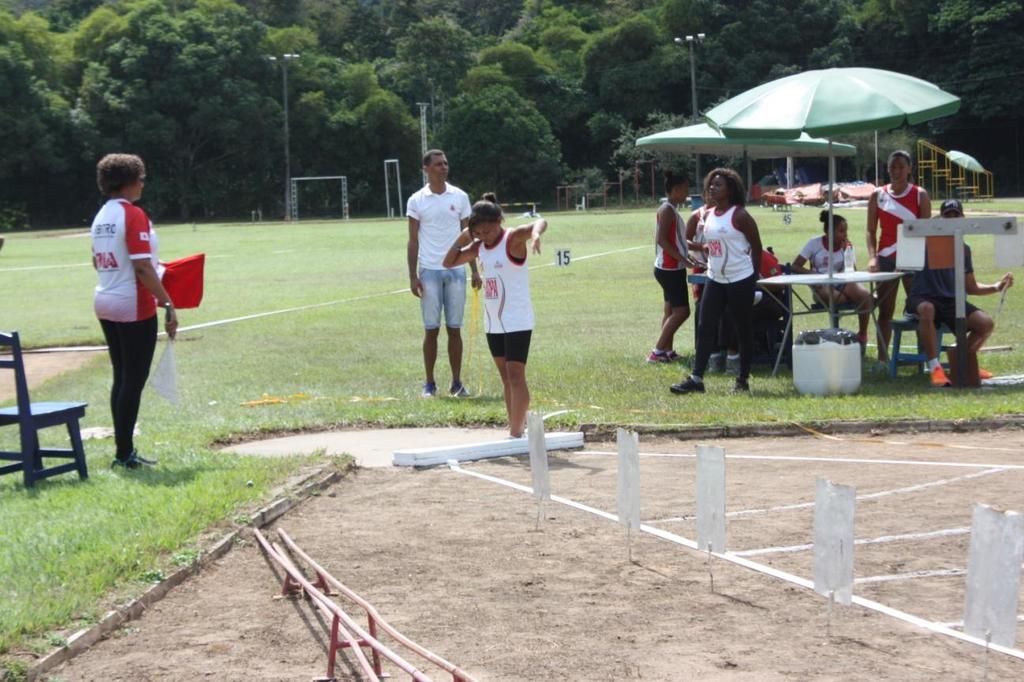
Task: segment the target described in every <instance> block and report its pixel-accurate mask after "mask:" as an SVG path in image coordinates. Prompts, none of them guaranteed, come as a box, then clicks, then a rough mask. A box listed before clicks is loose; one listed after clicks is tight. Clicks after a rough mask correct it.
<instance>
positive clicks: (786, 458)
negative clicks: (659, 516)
mask: <svg viewBox="0 0 1024 682" xmlns="http://www.w3.org/2000/svg"><path fill="white" fill-rule="evenodd" d="M908 445H912V444H911V443H908ZM946 447H955V446H954V445H949V446H946ZM993 449H999V450H1002V449H1003V448H993ZM1006 450H1007V451H1011V452H1020V451H1019V450H1010V449H1009V448H1006ZM575 454H577V455H605V456H608V457H611V456H617V454H618V453H615V452H612V451H609V450H579V451H577V452H576V453H575ZM640 456H641V457H677V458H679V459H696V457H697V456H696V455H688V454H685V453H678V452H641V453H640ZM725 458H726V459H751V460H763V461H769V462H772V461H779V462H837V463H839V464H913V465H916V466H926V467H955V468H961V469H964V468H968V469H1024V464H992V463H989V462H937V461H935V460H927V459H924V460H915V459H858V458H852V457H807V456H800V455H726V456H725Z"/></svg>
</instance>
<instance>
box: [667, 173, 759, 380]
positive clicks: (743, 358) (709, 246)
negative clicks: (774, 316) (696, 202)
mask: <svg viewBox="0 0 1024 682" xmlns="http://www.w3.org/2000/svg"><path fill="white" fill-rule="evenodd" d="M704 189H705V194H706V196H707V197H708V199H709V200H710V201H709V203H710V204H712V205H713V207H714V208H713V210H711V211H710V212H708V214H707V216H706V217H705V220H704V243H703V248H704V252H705V254H706V255H707V261H708V262H707V268H708V269H707V277H708V282H707V284H706V285H705V287H704V291H703V293H702V294H701V297H700V321H699V322H698V324H697V357H696V359H695V360H694V363H693V369H692V372H691V374H690V376H689V377H688V378H687V379H686V380H685V381H683V382H682V383H679V384H673V385H672V386H670V387H669V390H670V391H672V392H673V393H677V394H686V393H703V392H704V372H705V371H706V370H707V368H708V360H709V358H710V357H711V352H712V351H713V350H714V348H715V346H716V345H717V337H718V326H719V323H720V322H721V320H722V317H723V316H724V315H725V314H726V311H728V312H730V313H731V314H732V318H733V320H734V321H735V322H736V332H737V336H738V341H739V347H740V371H739V376H737V377H736V384H735V386H734V388H733V390H734V391H735V392H737V393H749V392H750V386H749V384H748V379H749V377H750V360H751V358H752V357H753V352H754V349H753V346H754V332H753V328H752V326H751V321H750V311H751V308H752V307H753V305H754V287H755V284H756V282H757V268H755V263H756V264H760V263H761V236H760V233H759V232H758V230H757V223H756V222H755V221H754V218H753V217H752V216H751V215H750V214H749V213H747V210H746V208H744V203H745V197H746V192H745V191H744V189H743V180H741V179H740V176H739V173H737V172H736V171H734V170H732V169H730V168H716V169H714V170H713V171H711V172H710V173H708V175H707V177H706V178H705V179H704Z"/></svg>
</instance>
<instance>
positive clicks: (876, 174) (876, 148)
mask: <svg viewBox="0 0 1024 682" xmlns="http://www.w3.org/2000/svg"><path fill="white" fill-rule="evenodd" d="M875 187H878V131H877V130H876V131H875Z"/></svg>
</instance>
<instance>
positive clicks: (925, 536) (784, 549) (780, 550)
mask: <svg viewBox="0 0 1024 682" xmlns="http://www.w3.org/2000/svg"><path fill="white" fill-rule="evenodd" d="M970 532H971V529H970V527H968V526H963V527H960V528H944V529H942V530H933V531H928V532H926V533H904V534H902V535H883V536H881V537H877V538H861V539H859V540H854V541H853V544H855V545H874V544H879V543H885V542H903V541H907V540H931V539H933V538H945V537H952V536H954V535H968V534H970ZM812 549H814V543H808V544H806V545H786V546H780V547H761V548H759V549H745V550H742V551H739V552H733V553H734V554H735V555H736V556H761V555H763V554H784V553H789V552H807V551H810V550H812Z"/></svg>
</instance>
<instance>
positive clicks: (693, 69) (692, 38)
mask: <svg viewBox="0 0 1024 682" xmlns="http://www.w3.org/2000/svg"><path fill="white" fill-rule="evenodd" d="M706 37H707V34H706V33H698V34H697V35H688V36H686V38H676V40H675V42H676V44H677V45H682V44H683V43H686V46H687V47H688V48H689V49H690V95H691V97H692V99H693V119H694V121H695V122H696V121H697V120H698V119H697V116H698V115H699V112H700V107H699V106H698V105H697V66H696V60H695V58H694V54H693V53H694V49H693V48H694V45H695V44H696V43H702V42H704V38H706ZM693 158H694V164H695V168H696V170H695V171H694V173H695V175H696V182H698V183H703V178H701V176H700V154H694V155H693Z"/></svg>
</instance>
